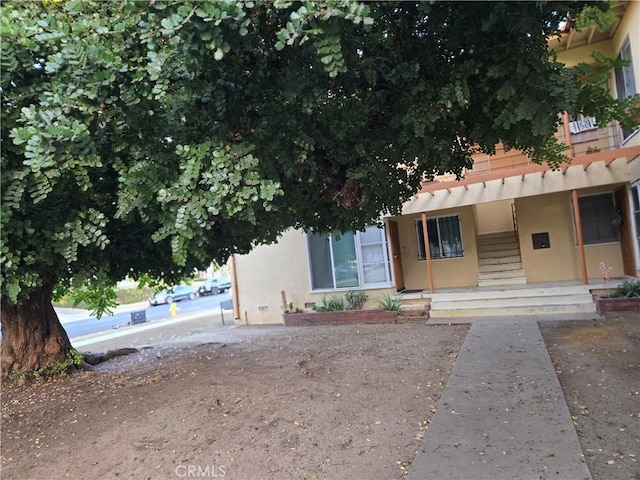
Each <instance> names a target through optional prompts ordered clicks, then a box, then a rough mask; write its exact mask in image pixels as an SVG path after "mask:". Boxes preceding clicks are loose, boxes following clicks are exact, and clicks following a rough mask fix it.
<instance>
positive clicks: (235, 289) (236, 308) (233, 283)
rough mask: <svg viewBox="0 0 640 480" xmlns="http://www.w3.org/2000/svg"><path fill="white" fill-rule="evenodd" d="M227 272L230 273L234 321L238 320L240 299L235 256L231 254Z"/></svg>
mask: <svg viewBox="0 0 640 480" xmlns="http://www.w3.org/2000/svg"><path fill="white" fill-rule="evenodd" d="M230 260H231V262H230V265H229V267H230V268H229V270H230V271H231V301H232V302H233V315H234V320H235V321H236V322H237V321H238V320H240V299H239V298H238V270H237V268H236V256H235V254H234V253H232V254H231V259H230Z"/></svg>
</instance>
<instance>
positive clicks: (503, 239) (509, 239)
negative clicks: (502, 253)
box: [476, 235, 518, 245]
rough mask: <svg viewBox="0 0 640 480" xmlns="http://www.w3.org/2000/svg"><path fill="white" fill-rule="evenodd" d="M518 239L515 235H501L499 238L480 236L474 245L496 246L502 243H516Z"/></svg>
mask: <svg viewBox="0 0 640 480" xmlns="http://www.w3.org/2000/svg"><path fill="white" fill-rule="evenodd" d="M517 241H518V239H517V238H516V236H515V235H501V236H485V235H480V236H479V237H477V239H476V243H478V244H479V245H498V244H503V243H513V242H516V243H517Z"/></svg>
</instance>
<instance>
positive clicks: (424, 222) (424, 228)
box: [422, 212, 434, 293]
mask: <svg viewBox="0 0 640 480" xmlns="http://www.w3.org/2000/svg"><path fill="white" fill-rule="evenodd" d="M422 235H423V236H424V255H425V257H427V268H428V269H429V291H430V292H431V293H433V292H434V288H433V270H431V248H430V247H429V231H428V229H427V214H426V213H424V212H422Z"/></svg>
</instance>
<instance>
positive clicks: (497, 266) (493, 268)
mask: <svg viewBox="0 0 640 480" xmlns="http://www.w3.org/2000/svg"><path fill="white" fill-rule="evenodd" d="M478 271H479V272H480V273H481V274H484V273H487V274H489V273H492V272H508V271H518V272H521V271H522V263H520V261H517V262H510V263H488V264H485V265H480V266H479V268H478Z"/></svg>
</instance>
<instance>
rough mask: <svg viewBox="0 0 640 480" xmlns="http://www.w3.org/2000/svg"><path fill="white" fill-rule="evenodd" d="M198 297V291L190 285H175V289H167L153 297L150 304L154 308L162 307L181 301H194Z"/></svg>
mask: <svg viewBox="0 0 640 480" xmlns="http://www.w3.org/2000/svg"><path fill="white" fill-rule="evenodd" d="M197 296H198V291H197V290H196V289H195V288H193V287H190V286H189V285H174V286H173V287H169V288H165V289H164V290H161V291H159V292H158V293H156V294H155V295H154V296H153V297H151V298H150V299H149V303H150V304H151V305H152V306H155V305H160V304H162V303H172V302H177V301H179V300H185V299H187V298H188V299H189V300H193V299H194V298H196V297H197Z"/></svg>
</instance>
